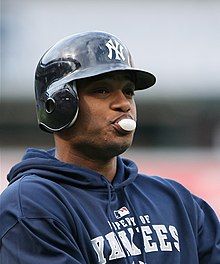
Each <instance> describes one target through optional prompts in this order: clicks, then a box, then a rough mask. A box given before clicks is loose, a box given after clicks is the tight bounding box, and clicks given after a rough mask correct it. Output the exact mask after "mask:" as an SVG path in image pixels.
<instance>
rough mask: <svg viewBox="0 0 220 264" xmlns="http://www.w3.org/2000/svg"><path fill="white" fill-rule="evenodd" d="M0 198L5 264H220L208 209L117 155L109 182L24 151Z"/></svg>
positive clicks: (47, 154) (218, 238)
mask: <svg viewBox="0 0 220 264" xmlns="http://www.w3.org/2000/svg"><path fill="white" fill-rule="evenodd" d="M8 180H9V182H10V184H9V186H8V187H7V188H6V190H5V191H4V192H3V193H2V195H1V216H0V220H1V231H0V235H1V257H0V259H1V261H2V262H1V263H4V264H14V263H21V264H50V263H53V264H64V263H65V264H85V263H92V264H95V263H101V264H104V263H118V264H122V263H130V264H143V263H144V264H160V263H166V264H179V263H182V264H197V263H202V264H219V263H220V231H219V221H218V219H217V217H216V215H215V213H214V212H213V210H212V209H211V208H210V207H209V205H207V203H205V202H204V201H203V200H201V199H199V198H198V197H195V196H193V195H192V194H191V193H190V192H189V191H188V190H186V189H185V188H184V187H183V186H181V185H180V184H178V183H177V182H174V181H172V180H166V179H162V178H160V177H149V176H146V175H141V174H138V170H137V167H136V165H135V164H134V163H133V162H132V161H130V160H127V159H123V158H121V157H118V158H117V173H116V176H115V178H114V180H113V182H111V183H110V182H109V181H108V180H107V179H106V178H105V177H104V176H102V175H100V174H98V173H96V172H94V171H92V170H89V169H85V168H81V167H78V166H74V165H71V164H66V163H63V162H60V161H59V160H57V159H56V158H55V157H54V150H50V151H41V150H36V149H29V150H28V151H27V153H26V155H25V156H24V158H23V160H22V161H21V162H20V163H19V164H17V165H15V166H14V167H13V168H12V170H11V171H10V173H9V175H8Z"/></svg>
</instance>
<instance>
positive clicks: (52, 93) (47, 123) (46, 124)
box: [39, 82, 78, 133]
mask: <svg viewBox="0 0 220 264" xmlns="http://www.w3.org/2000/svg"><path fill="white" fill-rule="evenodd" d="M41 102H42V103H43V105H42V106H41V107H40V108H41V111H40V112H39V120H40V122H39V126H40V128H41V129H43V130H44V131H47V132H51V133H52V132H57V131H60V130H62V129H64V128H66V127H70V126H71V125H73V123H74V122H75V120H76V118H77V115H78V96H77V90H76V87H75V82H70V83H66V84H61V85H57V86H56V84H54V83H53V84H52V85H51V87H49V89H48V90H47V92H46V94H44V98H42V100H41Z"/></svg>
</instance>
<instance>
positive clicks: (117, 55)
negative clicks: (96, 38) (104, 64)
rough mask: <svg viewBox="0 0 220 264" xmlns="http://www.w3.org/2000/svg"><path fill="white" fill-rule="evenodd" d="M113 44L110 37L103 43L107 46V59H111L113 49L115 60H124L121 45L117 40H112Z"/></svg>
mask: <svg viewBox="0 0 220 264" xmlns="http://www.w3.org/2000/svg"><path fill="white" fill-rule="evenodd" d="M114 42H115V44H114V43H113V41H112V39H110V40H109V41H108V42H107V43H106V44H105V45H106V47H107V48H108V51H109V53H108V57H109V59H111V60H112V59H113V51H114V52H115V59H116V60H123V61H124V60H125V57H124V54H123V49H124V48H123V47H122V45H120V44H119V43H118V42H117V40H114Z"/></svg>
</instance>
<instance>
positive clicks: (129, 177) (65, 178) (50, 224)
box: [0, 32, 220, 264]
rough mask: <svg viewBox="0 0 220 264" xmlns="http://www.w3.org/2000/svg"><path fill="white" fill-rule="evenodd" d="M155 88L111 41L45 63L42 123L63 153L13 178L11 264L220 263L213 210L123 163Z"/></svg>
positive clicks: (52, 53)
mask: <svg viewBox="0 0 220 264" xmlns="http://www.w3.org/2000/svg"><path fill="white" fill-rule="evenodd" d="M155 80H156V79H155V77H154V75H152V74H151V73H149V72H148V71H145V70H140V69H137V68H135V67H134V65H133V62H132V58H131V55H130V53H129V51H128V49H127V47H126V46H125V45H124V44H123V43H122V42H121V41H120V40H119V39H118V38H116V37H115V36H113V35H111V34H108V33H105V32H86V33H81V34H75V35H72V36H69V37H67V38H64V39H62V40H61V41H59V42H58V43H56V44H55V45H54V46H53V47H51V48H50V49H49V50H48V51H47V52H46V53H45V54H44V55H43V57H42V58H41V60H40V62H39V64H38V66H37V69H36V74H35V94H36V108H37V116H38V123H39V126H40V128H41V129H42V130H44V131H46V132H48V133H52V134H53V136H54V140H55V148H54V149H51V150H48V151H45V150H39V149H33V148H31V149H28V150H27V152H26V154H25V155H24V157H23V159H22V161H21V162H20V163H18V164H17V165H15V166H14V167H13V168H12V169H11V171H10V173H9V174H8V180H9V186H8V187H7V188H6V190H5V191H4V192H3V193H2V195H1V216H0V219H1V232H0V235H1V257H0V259H1V261H2V263H10V264H15V263H22V264H48V263H53V264H64V263H65V264H67V263H68V264H88V263H90V264H95V263H99V264H105V263H117V264H125V263H127V264H128V263H129V264H160V263H166V264H180V263H181V264H186V263H187V264H197V263H200V264H208V263H209V264H219V263H220V231H219V221H218V219H217V217H216V215H215V213H214V211H213V210H212V208H210V206H209V205H208V204H207V203H206V202H205V201H203V200H202V199H200V198H198V197H196V196H194V195H192V194H191V193H190V192H189V191H188V190H187V189H185V188H184V187H183V186H182V185H180V184H179V183H177V182H175V181H172V180H167V179H163V178H161V177H156V176H155V177H149V176H147V175H143V174H140V173H139V172H138V168H137V166H136V165H135V163H134V162H133V161H131V160H128V159H125V158H122V157H120V154H122V153H123V152H124V151H125V150H126V149H128V148H129V147H130V145H131V144H132V139H133V135H134V132H135V128H136V121H137V116H136V107H135V101H134V93H135V92H136V91H138V90H142V89H146V88H149V87H151V86H153V85H154V83H155Z"/></svg>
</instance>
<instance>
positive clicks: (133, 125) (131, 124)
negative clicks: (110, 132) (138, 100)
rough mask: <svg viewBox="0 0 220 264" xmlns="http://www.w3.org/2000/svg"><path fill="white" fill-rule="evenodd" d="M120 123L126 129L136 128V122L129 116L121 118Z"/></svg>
mask: <svg viewBox="0 0 220 264" xmlns="http://www.w3.org/2000/svg"><path fill="white" fill-rule="evenodd" d="M118 124H119V126H120V127H121V128H122V129H123V130H125V131H133V130H135V128H136V122H135V121H134V120H133V119H129V118H126V119H122V120H120V121H119V122H118Z"/></svg>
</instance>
